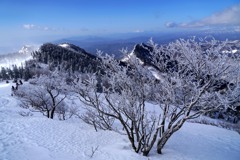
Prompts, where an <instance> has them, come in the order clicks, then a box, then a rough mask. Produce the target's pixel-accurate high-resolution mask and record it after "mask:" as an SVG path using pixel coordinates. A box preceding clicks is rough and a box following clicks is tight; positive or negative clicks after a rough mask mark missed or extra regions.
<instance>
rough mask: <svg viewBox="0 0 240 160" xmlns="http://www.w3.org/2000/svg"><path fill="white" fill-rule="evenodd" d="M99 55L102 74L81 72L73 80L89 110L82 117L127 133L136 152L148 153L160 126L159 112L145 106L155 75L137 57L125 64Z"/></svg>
mask: <svg viewBox="0 0 240 160" xmlns="http://www.w3.org/2000/svg"><path fill="white" fill-rule="evenodd" d="M100 57H101V61H102V68H101V69H102V71H103V72H102V73H97V74H92V75H91V74H86V75H85V76H84V75H79V77H78V78H77V79H76V80H75V81H74V82H73V84H74V85H73V89H72V90H73V91H74V92H75V93H77V95H78V98H79V99H80V101H81V102H83V103H84V104H85V111H86V112H85V113H84V114H83V115H81V116H80V117H81V118H82V119H83V120H84V121H85V122H87V123H88V124H91V125H93V126H94V127H95V129H96V130H97V128H101V129H105V130H115V131H117V132H121V133H124V134H126V135H127V137H128V139H129V141H130V143H131V145H132V148H133V149H134V151H135V152H137V153H139V152H142V153H143V155H145V156H146V155H148V153H149V151H150V150H151V148H152V147H153V145H154V142H155V141H156V138H157V134H158V129H157V126H158V125H159V115H156V114H155V112H153V111H150V110H147V109H146V103H147V100H148V99H149V97H150V94H151V91H152V90H153V89H152V87H153V85H151V83H153V81H152V79H154V77H153V76H152V75H151V74H150V73H149V71H148V70H147V69H146V68H144V67H143V66H141V65H140V64H139V61H138V60H137V59H131V62H130V61H129V66H127V67H126V66H124V65H120V62H119V61H117V60H115V59H114V58H113V57H111V56H100ZM117 124H118V125H119V124H120V126H121V127H120V128H122V129H123V130H122V131H121V130H120V129H119V127H117V126H116V125H117Z"/></svg>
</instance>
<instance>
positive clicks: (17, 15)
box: [0, 0, 240, 53]
mask: <svg viewBox="0 0 240 160" xmlns="http://www.w3.org/2000/svg"><path fill="white" fill-rule="evenodd" d="M239 15H240V1H239V0H228V1H226V0H218V1H208V0H202V1H192V0H182V1H178V0H171V1H159V0H151V1H149V0H141V1H139V0H130V1H129V0H122V1H111V0H101V1H98V0H91V1H88V0H68V1H66V0H51V1H47V0H41V1H32V0H21V1H19V0H1V1H0V17H1V18H0V22H1V26H0V35H1V36H0V53H3V52H5V51H6V50H9V51H10V50H12V51H14V50H16V49H17V48H19V47H20V46H22V45H23V44H34V45H38V44H41V43H43V42H49V41H54V40H58V39H62V38H68V37H73V36H76V37H77V36H88V35H89V36H100V37H104V36H109V35H114V34H118V35H121V34H122V35H123V34H134V35H136V36H138V35H147V34H148V33H174V32H183V33H184V32H189V31H199V32H208V31H211V30H220V31H221V32H225V31H227V32H237V33H239V32H240V19H239Z"/></svg>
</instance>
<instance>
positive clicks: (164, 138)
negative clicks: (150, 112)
mask: <svg viewBox="0 0 240 160" xmlns="http://www.w3.org/2000/svg"><path fill="white" fill-rule="evenodd" d="M173 133H174V132H173V131H166V132H165V133H164V134H163V135H162V137H161V138H160V140H159V141H158V143H157V153H158V154H162V149H163V147H164V145H165V144H166V142H167V141H168V139H169V138H170V137H171V136H172V134H173Z"/></svg>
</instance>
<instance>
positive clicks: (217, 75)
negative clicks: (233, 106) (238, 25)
mask: <svg viewBox="0 0 240 160" xmlns="http://www.w3.org/2000/svg"><path fill="white" fill-rule="evenodd" d="M150 44H151V46H152V47H153V53H152V55H153V61H154V64H155V65H156V68H157V70H158V71H159V72H158V74H159V83H158V86H157V87H155V89H156V90H155V91H154V94H155V100H156V101H157V102H158V104H159V106H160V108H161V109H162V111H163V112H162V119H161V121H160V123H161V125H160V137H159V140H158V143H157V152H158V153H162V148H163V147H164V145H165V144H166V142H167V141H168V139H169V138H170V137H171V135H172V134H174V133H175V132H176V131H178V130H179V129H180V128H181V127H182V126H183V124H184V123H185V122H186V121H187V120H189V119H194V118H196V117H198V116H200V115H202V114H206V113H208V112H211V111H217V110H219V109H223V108H224V107H229V106H226V105H224V103H222V100H223V98H222V97H226V96H227V94H228V95H230V94H229V93H228V92H230V93H232V90H229V87H228V86H229V84H230V83H235V84H238V83H239V79H238V78H237V76H238V75H239V74H237V72H239V68H238V67H239V66H238V65H237V64H238V63H239V59H237V58H233V57H231V56H229V55H226V54H222V49H223V48H224V47H225V43H224V42H223V43H220V42H219V41H216V40H211V41H199V42H197V41H195V40H194V39H190V40H178V41H176V42H174V43H170V44H169V45H168V46H166V47H162V46H157V45H156V44H154V43H153V42H150ZM163 55H164V56H163ZM162 57H168V58H167V59H166V58H165V59H164V60H163V59H162ZM160 62H161V63H160ZM173 62H174V63H173ZM175 62H176V63H175ZM162 69H165V71H166V70H167V69H168V71H167V72H161V71H162ZM169 69H170V70H169ZM233 80H234V81H233ZM220 95H221V96H220Z"/></svg>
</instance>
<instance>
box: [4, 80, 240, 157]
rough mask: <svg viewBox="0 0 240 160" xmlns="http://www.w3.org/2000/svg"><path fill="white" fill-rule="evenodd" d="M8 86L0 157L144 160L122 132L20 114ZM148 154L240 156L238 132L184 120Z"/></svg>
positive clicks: (78, 121)
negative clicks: (162, 144) (159, 150)
mask: <svg viewBox="0 0 240 160" xmlns="http://www.w3.org/2000/svg"><path fill="white" fill-rule="evenodd" d="M10 90H11V84H4V83H0V159H1V160H19V159H21V160H43V159H44V160H85V159H96V160H107V159H109V160H128V159H129V160H135V159H136V160H147V158H146V157H142V156H141V155H138V154H136V153H134V152H133V151H132V150H131V146H130V144H129V142H128V140H127V138H126V136H123V135H119V134H118V133H115V132H110V131H98V132H95V130H94V129H93V128H92V127H90V126H88V125H86V124H85V123H83V122H81V121H80V120H78V119H71V120H68V121H58V120H50V119H46V118H45V117H42V116H31V117H22V116H20V115H19V113H18V112H19V111H21V110H22V109H21V108H19V107H18V102H17V101H16V100H15V99H14V97H11V96H10V94H11V93H10ZM95 149H96V151H95V153H94V154H93V151H94V150H95ZM92 154H93V155H92ZM91 156H92V158H91ZM149 158H150V159H151V160H157V159H166V160H171V159H172V160H181V159H184V160H187V159H189V160H190V159H191V160H193V159H199V160H201V159H204V160H207V159H209V160H214V159H216V160H221V159H222V160H225V159H228V160H239V159H240V135H239V134H238V133H237V132H233V131H229V130H225V129H221V128H217V127H213V126H207V125H201V124H193V123H186V124H185V125H184V126H183V128H182V129H180V131H179V132H177V133H176V134H174V135H173V136H172V137H171V138H170V140H169V142H168V143H167V145H166V146H165V148H164V149H163V155H157V154H156V152H155V149H153V151H152V152H151V153H150V157H149Z"/></svg>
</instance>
